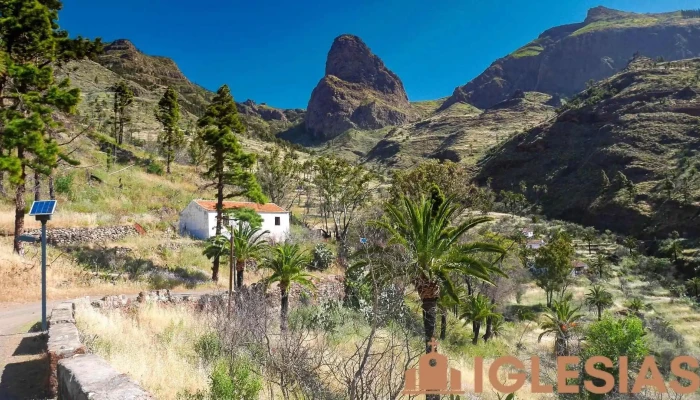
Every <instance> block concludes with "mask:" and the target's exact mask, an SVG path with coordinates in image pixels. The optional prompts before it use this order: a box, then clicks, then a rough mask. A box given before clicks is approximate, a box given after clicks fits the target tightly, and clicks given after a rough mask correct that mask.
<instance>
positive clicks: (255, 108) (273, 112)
mask: <svg viewBox="0 0 700 400" xmlns="http://www.w3.org/2000/svg"><path fill="white" fill-rule="evenodd" d="M236 108H237V109H238V112H239V113H241V114H244V115H251V116H255V117H258V118H262V119H263V120H265V121H281V122H287V116H286V114H285V112H284V111H283V110H280V109H277V108H273V107H270V106H268V105H267V104H265V103H262V104H259V105H258V104H255V102H254V101H253V100H250V99H248V100H246V101H244V102H243V103H236Z"/></svg>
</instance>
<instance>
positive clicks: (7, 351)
mask: <svg viewBox="0 0 700 400" xmlns="http://www.w3.org/2000/svg"><path fill="white" fill-rule="evenodd" d="M57 303H59V302H58V301H52V302H49V303H48V304H47V307H46V308H47V313H50V312H51V309H53V306H54V305H56V304H57ZM39 321H41V302H36V303H28V304H4V303H3V304H0V400H23V399H44V398H47V394H46V384H45V383H46V382H47V379H48V362H47V360H46V354H45V348H46V341H45V337H44V336H43V335H41V334H40V333H29V332H28V331H29V330H30V328H31V327H32V325H34V323H36V322H39Z"/></svg>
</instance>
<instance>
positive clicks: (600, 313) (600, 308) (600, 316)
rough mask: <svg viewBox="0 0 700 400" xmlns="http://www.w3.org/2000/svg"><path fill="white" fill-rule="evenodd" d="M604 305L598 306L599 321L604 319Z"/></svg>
mask: <svg viewBox="0 0 700 400" xmlns="http://www.w3.org/2000/svg"><path fill="white" fill-rule="evenodd" d="M602 314H603V307H601V306H598V321H600V320H601V319H602Z"/></svg>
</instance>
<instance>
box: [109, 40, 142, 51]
mask: <svg viewBox="0 0 700 400" xmlns="http://www.w3.org/2000/svg"><path fill="white" fill-rule="evenodd" d="M105 51H129V52H136V53H138V52H139V50H138V49H137V48H136V46H134V44H133V43H131V42H130V41H129V40H127V39H117V40H115V41H113V42H112V43H110V44H108V45H107V46H105Z"/></svg>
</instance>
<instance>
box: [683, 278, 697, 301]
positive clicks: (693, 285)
mask: <svg viewBox="0 0 700 400" xmlns="http://www.w3.org/2000/svg"><path fill="white" fill-rule="evenodd" d="M685 285H686V286H687V287H688V289H689V290H690V291H691V292H692V293H693V296H695V297H698V296H700V277H697V276H696V277H695V278H692V279H688V280H687V281H686V282H685Z"/></svg>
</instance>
